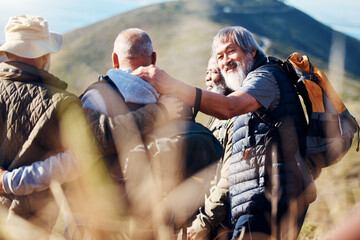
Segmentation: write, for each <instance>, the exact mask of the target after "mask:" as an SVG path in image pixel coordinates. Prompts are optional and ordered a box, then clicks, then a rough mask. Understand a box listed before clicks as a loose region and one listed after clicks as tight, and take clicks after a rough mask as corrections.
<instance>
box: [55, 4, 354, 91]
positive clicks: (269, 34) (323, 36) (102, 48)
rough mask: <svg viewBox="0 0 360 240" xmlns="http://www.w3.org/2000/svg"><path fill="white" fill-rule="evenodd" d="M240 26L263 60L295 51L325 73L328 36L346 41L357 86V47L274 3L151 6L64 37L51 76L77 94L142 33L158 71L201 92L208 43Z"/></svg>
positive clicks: (349, 69) (350, 75)
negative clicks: (123, 39)
mask: <svg viewBox="0 0 360 240" xmlns="http://www.w3.org/2000/svg"><path fill="white" fill-rule="evenodd" d="M231 25H241V26H243V27H245V28H247V29H248V30H249V31H251V32H252V33H253V34H254V35H255V37H256V38H257V39H258V40H259V42H260V43H262V44H264V43H265V44H267V45H265V47H267V49H266V52H267V54H268V55H272V56H276V57H279V58H282V59H284V58H286V57H287V56H288V55H290V54H291V53H292V52H294V51H299V52H300V53H301V54H306V55H309V56H310V58H311V60H312V61H313V62H314V63H315V64H316V65H317V66H319V67H321V68H323V69H324V70H327V68H328V65H329V62H330V60H329V55H330V52H331V46H332V39H333V36H340V38H344V39H345V41H346V47H345V51H344V52H345V53H346V55H345V57H344V59H345V64H344V66H345V67H346V75H347V77H348V78H351V79H355V80H356V81H360V80H359V78H360V69H359V68H358V67H357V66H356V60H357V59H356V57H357V56H359V54H360V41H358V40H356V39H354V38H352V37H349V36H346V35H344V34H342V33H339V32H337V31H335V30H333V29H331V28H330V27H328V26H326V25H324V24H322V23H320V22H318V21H317V20H315V19H313V18H312V17H310V16H308V15H307V14H305V13H303V12H301V11H299V10H297V9H295V8H293V7H291V6H287V5H286V4H284V3H283V2H281V1H277V0H254V1H250V0H198V1H197V2H196V4H194V3H192V2H190V1H172V2H166V3H160V4H154V5H150V6H147V7H143V8H139V9H135V10H132V11H130V12H126V13H123V14H120V15H117V16H114V17H111V18H109V19H106V20H103V21H100V22H98V23H95V24H92V25H89V26H87V27H84V28H81V29H78V30H75V31H72V32H69V33H66V34H65V35H64V46H63V50H61V51H60V52H59V53H57V54H56V55H55V56H54V61H53V62H54V64H53V66H52V69H51V71H52V72H54V74H55V75H57V76H59V77H60V78H62V79H64V80H66V81H67V82H69V84H70V87H71V88H72V89H74V90H75V91H77V92H82V91H83V90H84V89H85V88H86V86H88V85H89V84H90V83H92V82H94V81H96V76H97V75H100V74H106V70H107V69H109V68H110V67H111V66H112V64H111V52H112V47H113V41H114V39H115V38H116V36H117V34H118V33H119V32H120V31H121V30H123V29H125V28H129V27H138V28H141V29H143V30H145V31H146V32H147V33H148V34H149V35H150V37H151V39H152V40H153V44H154V48H155V51H157V55H158V62H157V65H158V66H159V67H161V68H163V69H165V70H166V71H167V72H168V73H169V74H171V75H172V76H174V77H176V78H178V79H181V80H184V81H186V82H188V83H190V84H193V85H195V86H199V87H203V86H204V84H203V81H204V76H205V71H206V65H207V60H208V59H209V57H210V51H211V42H212V38H213V36H215V34H216V33H217V32H218V30H219V29H221V28H223V27H226V26H231Z"/></svg>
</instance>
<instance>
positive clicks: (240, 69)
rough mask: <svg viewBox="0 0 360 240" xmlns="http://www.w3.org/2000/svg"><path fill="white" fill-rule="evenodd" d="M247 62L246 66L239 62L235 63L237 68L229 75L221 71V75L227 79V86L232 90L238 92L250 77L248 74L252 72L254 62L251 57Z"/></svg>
mask: <svg viewBox="0 0 360 240" xmlns="http://www.w3.org/2000/svg"><path fill="white" fill-rule="evenodd" d="M246 62H247V64H246V65H245V64H241V63H240V62H238V61H236V62H234V63H233V64H236V67H235V68H234V69H233V70H232V71H231V72H229V73H227V72H226V71H225V70H223V69H221V73H222V75H223V76H224V78H225V82H226V85H227V86H228V87H229V88H230V89H232V90H234V91H236V90H238V89H239V88H240V87H241V86H242V84H243V82H244V79H245V78H246V76H247V75H248V73H249V72H250V70H251V69H252V67H253V65H254V62H253V60H252V59H251V58H250V57H248V59H247V60H246Z"/></svg>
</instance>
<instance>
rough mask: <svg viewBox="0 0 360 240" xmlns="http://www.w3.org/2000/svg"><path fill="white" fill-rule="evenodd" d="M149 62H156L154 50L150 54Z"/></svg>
mask: <svg viewBox="0 0 360 240" xmlns="http://www.w3.org/2000/svg"><path fill="white" fill-rule="evenodd" d="M151 64H154V65H155V64H156V52H153V53H152V54H151Z"/></svg>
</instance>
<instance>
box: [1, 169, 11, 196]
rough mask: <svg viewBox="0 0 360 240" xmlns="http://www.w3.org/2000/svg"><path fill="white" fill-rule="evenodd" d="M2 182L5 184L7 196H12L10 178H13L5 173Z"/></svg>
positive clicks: (8, 173)
mask: <svg viewBox="0 0 360 240" xmlns="http://www.w3.org/2000/svg"><path fill="white" fill-rule="evenodd" d="M2 178H3V179H2V182H3V186H2V187H3V190H4V192H5V193H6V194H11V193H12V192H11V188H10V186H9V182H10V180H11V179H10V178H11V174H10V172H8V171H5V172H4V174H3V177H2Z"/></svg>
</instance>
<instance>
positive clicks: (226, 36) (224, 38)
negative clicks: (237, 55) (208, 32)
mask: <svg viewBox="0 0 360 240" xmlns="http://www.w3.org/2000/svg"><path fill="white" fill-rule="evenodd" d="M229 41H232V42H234V43H236V44H237V45H238V46H239V47H240V48H241V50H242V51H243V52H244V53H246V54H249V53H251V52H252V51H253V50H254V49H256V50H257V51H258V52H259V53H261V54H263V55H265V53H264V51H263V50H262V48H261V47H260V46H259V44H258V43H257V42H256V40H255V38H254V37H253V35H252V34H251V32H249V31H248V30H247V29H246V28H243V27H240V26H232V27H227V28H223V29H220V31H219V32H218V33H217V34H216V35H215V37H214V39H213V43H212V49H211V51H212V54H213V55H215V54H216V52H215V50H216V48H217V47H218V46H219V45H221V44H224V43H226V42H229Z"/></svg>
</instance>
